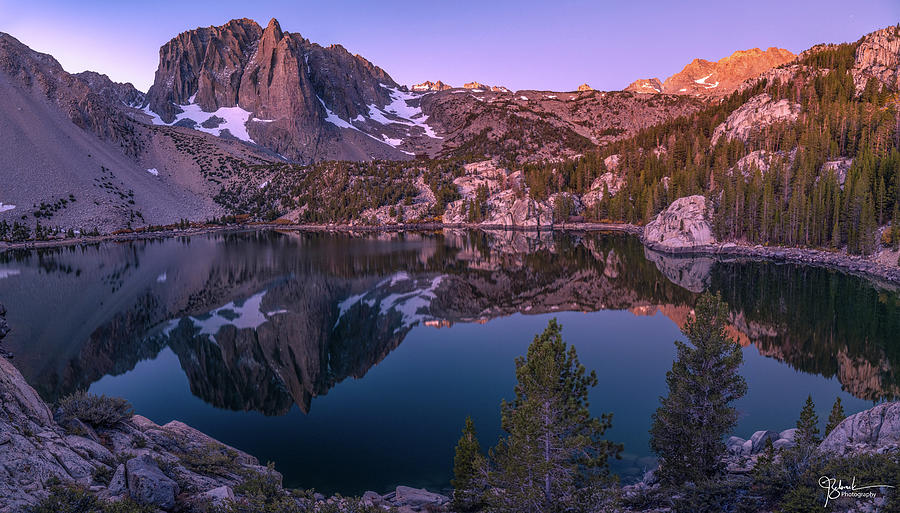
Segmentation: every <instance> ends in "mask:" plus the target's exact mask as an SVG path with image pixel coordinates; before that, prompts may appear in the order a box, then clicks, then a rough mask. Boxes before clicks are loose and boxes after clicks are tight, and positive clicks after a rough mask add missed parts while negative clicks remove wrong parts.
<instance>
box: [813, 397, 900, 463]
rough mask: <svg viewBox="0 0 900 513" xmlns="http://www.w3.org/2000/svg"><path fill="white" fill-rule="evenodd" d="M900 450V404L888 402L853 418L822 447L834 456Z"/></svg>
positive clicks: (844, 423) (839, 426)
mask: <svg viewBox="0 0 900 513" xmlns="http://www.w3.org/2000/svg"><path fill="white" fill-rule="evenodd" d="M898 449H900V402H892V403H884V404H879V405H878V406H876V407H874V408H871V409H868V410H865V411H861V412H859V413H857V414H855V415H851V416H849V417H847V418H846V419H844V421H843V422H841V423H840V424H838V425H837V427H835V428H834V429H833V430H832V431H831V433H829V434H828V436H827V437H825V440H823V441H822V443H821V444H819V451H820V452H823V453H831V454H838V455H844V454H856V453H875V452H887V451H894V450H898Z"/></svg>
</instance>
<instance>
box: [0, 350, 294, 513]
mask: <svg viewBox="0 0 900 513" xmlns="http://www.w3.org/2000/svg"><path fill="white" fill-rule="evenodd" d="M0 399H2V402H0V512H2V513H11V512H19V511H24V510H25V509H26V508H27V507H28V506H29V505H32V504H36V503H37V502H39V501H40V500H41V499H42V498H43V497H46V496H47V494H48V493H49V488H50V486H51V485H52V483H54V482H60V483H64V484H77V485H81V486H84V487H90V488H91V490H93V491H95V492H96V494H97V495H98V496H100V497H104V498H109V499H116V498H120V497H124V496H126V495H128V496H130V497H131V498H132V499H133V500H135V501H137V502H140V503H144V504H151V505H153V506H155V507H158V508H161V509H164V510H171V509H174V508H176V507H178V505H179V504H187V503H190V502H191V501H193V500H195V499H198V498H201V496H202V495H203V494H206V493H209V492H211V491H212V490H215V489H217V488H220V487H229V488H230V487H233V486H235V485H236V484H238V483H240V482H242V481H243V480H244V479H245V476H246V475H252V473H261V472H266V471H267V469H266V468H265V467H261V466H259V463H258V461H257V460H256V458H254V457H252V456H250V455H248V454H245V453H243V452H240V451H238V450H237V449H233V448H231V447H228V446H226V445H224V444H221V443H219V442H216V441H215V440H213V439H212V438H210V437H208V436H206V435H204V434H203V433H201V432H199V431H197V430H195V429H193V428H191V427H189V426H186V425H184V424H182V423H180V422H171V423H169V424H166V425H164V426H159V425H157V424H155V423H153V422H151V421H150V420H148V419H146V418H143V417H140V416H138V415H135V416H134V417H133V418H132V419H131V420H128V421H125V422H122V423H119V424H118V425H116V426H115V427H113V428H96V429H94V428H91V427H90V426H87V425H85V424H83V423H80V422H77V423H73V424H70V425H73V426H74V425H77V426H78V429H79V430H80V432H79V433H78V434H72V433H67V432H66V431H65V430H64V429H63V428H62V427H61V426H60V425H59V424H58V423H57V422H56V421H55V420H54V417H53V415H52V414H51V412H50V409H49V408H48V407H47V405H46V404H45V403H44V402H43V400H41V398H40V397H39V396H38V394H37V392H35V390H34V389H33V388H31V387H30V386H29V385H28V384H27V383H26V382H25V380H24V379H23V378H22V375H21V374H20V373H19V371H18V370H17V369H16V368H15V367H14V366H13V365H12V363H11V362H10V361H8V360H7V359H5V358H0ZM98 441H100V442H101V443H98ZM121 461H125V462H126V463H125V464H124V465H123V464H120V463H118V462H121ZM109 476H112V477H109ZM278 479H279V480H280V476H278Z"/></svg>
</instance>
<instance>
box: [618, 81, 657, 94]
mask: <svg viewBox="0 0 900 513" xmlns="http://www.w3.org/2000/svg"><path fill="white" fill-rule="evenodd" d="M625 90H626V91H631V92H632V93H643V94H660V93H662V92H663V85H662V82H660V81H659V79H658V78H639V79H637V80H635V81H634V82H632V83H630V84H628V87H626V88H625Z"/></svg>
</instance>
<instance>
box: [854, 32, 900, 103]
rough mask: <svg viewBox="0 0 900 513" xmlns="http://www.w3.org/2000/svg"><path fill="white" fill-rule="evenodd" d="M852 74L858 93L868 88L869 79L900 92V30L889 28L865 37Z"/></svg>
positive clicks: (858, 49)
mask: <svg viewBox="0 0 900 513" xmlns="http://www.w3.org/2000/svg"><path fill="white" fill-rule="evenodd" d="M851 73H852V74H853V82H854V84H855V85H856V90H857V92H859V91H862V90H863V89H864V88H865V87H866V84H867V83H868V81H869V78H875V79H876V80H878V81H879V82H881V83H882V84H884V85H885V86H887V87H888V88H889V89H891V90H893V91H897V90H900V28H898V27H888V28H885V29H881V30H878V31H875V32H872V33H871V34H868V35H866V36H865V37H863V38H862V40H860V43H859V46H858V47H857V49H856V62H855V64H854V65H853V69H852V70H851Z"/></svg>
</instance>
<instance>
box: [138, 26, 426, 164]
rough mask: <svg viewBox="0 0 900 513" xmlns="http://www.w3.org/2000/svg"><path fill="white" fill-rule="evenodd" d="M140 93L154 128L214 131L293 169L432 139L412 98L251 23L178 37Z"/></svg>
mask: <svg viewBox="0 0 900 513" xmlns="http://www.w3.org/2000/svg"><path fill="white" fill-rule="evenodd" d="M159 55H160V60H159V68H158V69H157V71H156V78H155V81H154V83H153V86H151V88H150V90H149V91H148V93H147V99H148V102H149V104H148V109H147V112H148V113H149V114H150V115H151V117H152V120H153V122H154V123H157V124H166V125H172V124H178V125H181V126H189V127H198V125H199V128H200V129H212V130H216V131H217V134H218V135H222V133H223V132H224V131H225V130H227V131H228V133H229V135H231V136H233V137H236V138H238V139H241V140H244V141H246V142H249V143H251V144H259V145H261V146H264V147H266V148H269V149H271V150H273V151H275V152H277V153H278V154H280V155H283V156H285V157H287V158H288V159H291V160H294V161H298V162H311V161H315V160H325V159H335V160H341V159H343V160H365V159H368V158H372V157H376V158H386V159H406V158H409V156H410V155H411V154H412V152H409V151H405V150H403V149H400V148H401V147H405V146H404V145H405V144H406V145H408V144H409V140H410V139H415V138H417V137H420V138H421V137H424V138H436V136H435V135H434V133H433V130H432V129H431V128H430V127H429V126H428V125H427V124H426V123H425V119H426V118H425V116H423V114H422V112H421V109H420V108H419V107H418V102H417V99H418V98H417V97H416V96H415V95H411V94H410V93H407V92H406V91H404V90H402V89H400V86H398V85H397V83H395V82H394V80H393V79H392V78H391V77H390V76H389V75H388V74H387V73H386V72H385V71H384V70H382V69H381V68H379V67H377V66H375V65H373V64H372V63H370V62H369V61H367V60H366V59H364V58H362V57H361V56H358V55H352V54H350V52H348V51H347V50H346V49H345V48H344V47H342V46H340V45H332V46H329V47H322V46H319V45H317V44H315V43H311V42H310V41H308V40H306V39H304V38H303V37H302V36H300V35H299V34H296V33H291V32H285V31H283V30H282V29H281V26H280V25H279V23H278V21H277V20H275V19H272V20H271V21H270V22H269V24H268V26H266V28H265V29H263V28H262V27H260V26H259V25H258V24H257V23H256V22H255V21H253V20H248V19H240V20H232V21H229V22H228V23H226V24H225V25H222V26H220V27H203V28H198V29H194V30H190V31H187V32H184V33H182V34H179V35H178V36H177V37H175V38H174V39H172V40H171V41H169V42H168V43H166V44H165V45H163V47H162V48H160V54H159Z"/></svg>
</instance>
